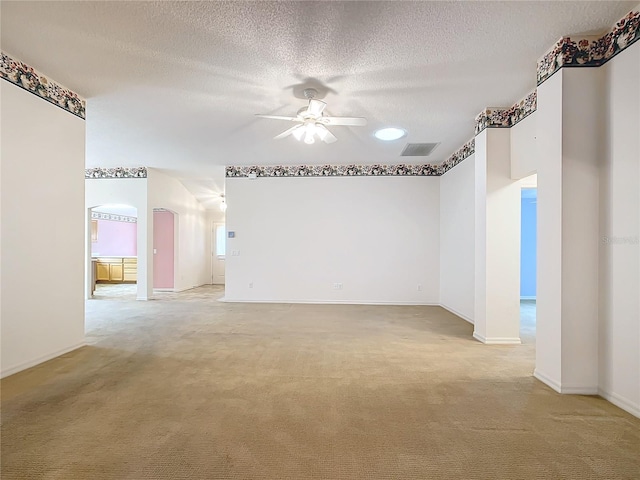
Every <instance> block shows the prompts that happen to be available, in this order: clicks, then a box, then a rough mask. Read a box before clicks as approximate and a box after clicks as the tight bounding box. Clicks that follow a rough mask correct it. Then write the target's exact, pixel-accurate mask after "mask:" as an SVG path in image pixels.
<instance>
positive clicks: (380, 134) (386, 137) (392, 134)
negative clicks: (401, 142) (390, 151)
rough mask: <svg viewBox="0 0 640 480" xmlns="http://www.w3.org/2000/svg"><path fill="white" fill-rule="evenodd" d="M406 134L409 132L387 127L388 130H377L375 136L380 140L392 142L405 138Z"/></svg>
mask: <svg viewBox="0 0 640 480" xmlns="http://www.w3.org/2000/svg"><path fill="white" fill-rule="evenodd" d="M406 134H407V131H406V130H405V129H403V128H398V127H387V128H381V129H380V130H376V131H375V132H374V134H373V136H374V137H376V138H377V139H378V140H382V141H385V142H391V141H393V140H398V139H399V138H402V137H404V136H405V135H406Z"/></svg>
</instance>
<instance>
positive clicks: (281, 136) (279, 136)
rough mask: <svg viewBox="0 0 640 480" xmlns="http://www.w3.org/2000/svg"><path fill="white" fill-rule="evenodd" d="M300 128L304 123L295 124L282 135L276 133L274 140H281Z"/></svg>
mask: <svg viewBox="0 0 640 480" xmlns="http://www.w3.org/2000/svg"><path fill="white" fill-rule="evenodd" d="M299 128H302V125H294V126H293V127H291V128H289V129H287V130H285V131H284V132H282V133H281V134H280V135H276V136H275V137H273V139H274V140H280V139H281V138H284V137H288V136H289V135H291V134H292V133H293V132H294V131H295V130H298V129H299Z"/></svg>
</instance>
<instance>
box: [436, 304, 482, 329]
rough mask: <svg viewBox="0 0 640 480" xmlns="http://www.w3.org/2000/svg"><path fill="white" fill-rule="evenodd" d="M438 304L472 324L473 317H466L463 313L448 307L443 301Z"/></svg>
mask: <svg viewBox="0 0 640 480" xmlns="http://www.w3.org/2000/svg"><path fill="white" fill-rule="evenodd" d="M440 306H441V307H442V308H444V309H445V310H447V311H448V312H450V313H453V314H454V315H455V316H457V317H460V318H461V319H463V320H466V321H467V322H469V323H470V324H471V325H473V324H474V322H473V319H472V318H471V317H468V316H467V315H464V314H463V313H460V312H458V311H457V310H456V309H454V308H451V307H448V306H446V305H445V304H444V303H441V304H440Z"/></svg>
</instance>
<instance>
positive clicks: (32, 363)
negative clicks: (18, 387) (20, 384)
mask: <svg viewBox="0 0 640 480" xmlns="http://www.w3.org/2000/svg"><path fill="white" fill-rule="evenodd" d="M86 344H87V343H86V342H85V341H84V340H83V341H82V342H80V343H77V344H75V345H72V346H70V347H67V348H63V349H62V350H58V351H56V352H52V353H49V354H47V355H43V356H41V357H38V358H35V359H33V360H29V361H27V362H24V363H21V364H19V365H15V366H13V367H11V368H7V369H6V370H3V371H2V373H0V378H5V377H8V376H9V375H13V374H14V373H18V372H21V371H22V370H26V369H27V368H31V367H35V366H36V365H39V364H41V363H43V362H46V361H47V360H51V359H52V358H56V357H59V356H60V355H64V354H65V353H69V352H71V351H73V350H76V349H78V348H80V347H84V346H85V345H86Z"/></svg>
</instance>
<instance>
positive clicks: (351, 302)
mask: <svg viewBox="0 0 640 480" xmlns="http://www.w3.org/2000/svg"><path fill="white" fill-rule="evenodd" d="M218 301H220V302H226V303H295V304H303V305H408V306H411V305H414V306H426V307H439V306H440V304H438V303H420V302H360V301H357V300H254V299H252V300H246V299H227V298H226V297H225V298H221V299H219V300H218Z"/></svg>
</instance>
